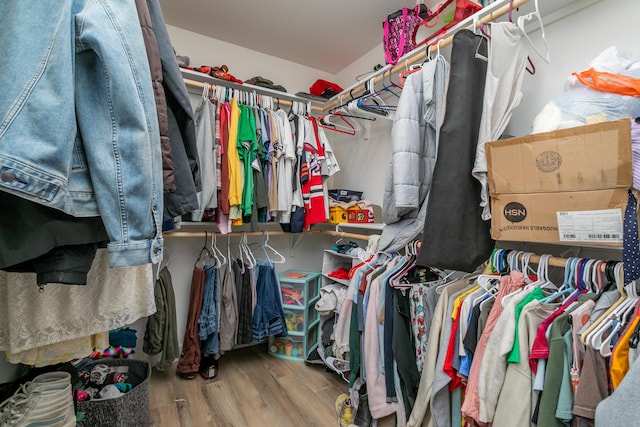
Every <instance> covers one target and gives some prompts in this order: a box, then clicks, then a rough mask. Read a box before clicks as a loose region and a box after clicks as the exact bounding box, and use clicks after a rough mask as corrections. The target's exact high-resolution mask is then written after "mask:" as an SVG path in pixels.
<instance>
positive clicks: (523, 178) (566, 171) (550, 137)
mask: <svg viewBox="0 0 640 427" xmlns="http://www.w3.org/2000/svg"><path fill="white" fill-rule="evenodd" d="M486 152H487V167H488V171H489V191H490V193H491V194H513V193H519V194H520V193H545V192H556V191H584V190H604V189H608V188H629V187H630V186H631V183H632V175H631V121H630V120H629V119H621V120H616V121H612V122H605V123H598V124H594V125H586V126H580V127H575V128H571V129H563V130H558V131H553V132H545V133H539V134H534V135H529V136H525V137H521V138H512V139H506V140H501V141H494V142H489V143H487V144H486Z"/></svg>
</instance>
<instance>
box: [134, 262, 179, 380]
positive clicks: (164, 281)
mask: <svg viewBox="0 0 640 427" xmlns="http://www.w3.org/2000/svg"><path fill="white" fill-rule="evenodd" d="M153 292H154V295H155V303H156V312H155V313H154V314H152V315H151V316H149V318H148V319H147V325H146V326H145V332H144V345H143V347H142V349H143V351H144V352H145V353H147V354H148V355H150V356H156V355H158V354H160V358H159V360H158V361H157V362H156V364H155V366H156V368H157V369H158V370H160V371H163V370H164V369H165V368H167V367H168V366H170V365H171V364H172V363H173V362H174V361H175V360H176V359H177V358H178V357H180V346H179V344H178V328H177V321H176V300H175V294H174V291H173V284H172V280H171V273H170V272H169V269H168V268H167V267H166V266H165V267H164V268H163V269H162V270H160V273H159V274H158V278H157V279H156V285H155V287H154V290H153Z"/></svg>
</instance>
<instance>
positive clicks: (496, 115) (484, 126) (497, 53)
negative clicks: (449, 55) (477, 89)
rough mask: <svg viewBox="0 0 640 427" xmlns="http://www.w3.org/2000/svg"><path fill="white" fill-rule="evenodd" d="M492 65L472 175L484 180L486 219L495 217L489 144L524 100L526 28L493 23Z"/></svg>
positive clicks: (485, 90) (481, 203)
mask: <svg viewBox="0 0 640 427" xmlns="http://www.w3.org/2000/svg"><path fill="white" fill-rule="evenodd" d="M488 27H489V31H490V33H491V38H490V39H489V56H488V58H489V64H488V65H487V77H486V82H485V86H484V96H483V105H482V118H481V119H480V132H479V135H478V145H477V148H476V155H475V162H474V164H473V169H472V171H471V172H472V174H473V176H474V177H475V178H476V179H477V180H478V181H479V182H480V185H481V188H482V189H481V191H480V206H481V207H482V219H483V220H485V221H486V220H489V219H491V207H490V205H489V188H488V185H487V156H486V152H485V144H486V143H487V142H490V141H495V140H497V139H498V138H500V137H501V136H502V133H503V132H504V130H505V129H506V127H507V125H508V124H509V121H510V120H511V115H512V113H513V111H514V110H515V109H516V107H517V106H518V105H520V102H521V101H522V91H521V87H522V82H523V80H524V72H525V68H526V65H527V47H526V43H527V42H526V39H524V37H523V34H522V31H521V30H520V28H519V27H518V26H517V25H516V24H514V23H513V22H493V23H491V24H490V25H489V26H488Z"/></svg>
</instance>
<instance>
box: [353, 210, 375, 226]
mask: <svg viewBox="0 0 640 427" xmlns="http://www.w3.org/2000/svg"><path fill="white" fill-rule="evenodd" d="M347 222H350V223H352V224H368V223H372V222H373V212H372V211H370V210H366V209H349V210H347Z"/></svg>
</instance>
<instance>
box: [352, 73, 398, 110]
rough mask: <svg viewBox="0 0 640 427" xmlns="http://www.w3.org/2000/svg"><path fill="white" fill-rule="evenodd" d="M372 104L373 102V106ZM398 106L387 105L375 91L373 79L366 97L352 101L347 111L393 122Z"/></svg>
mask: <svg viewBox="0 0 640 427" xmlns="http://www.w3.org/2000/svg"><path fill="white" fill-rule="evenodd" d="M367 102H369V103H367ZM370 102H373V104H371V103H370ZM395 108H396V106H390V105H387V104H386V103H385V102H384V101H383V100H382V98H380V96H379V94H378V93H377V92H376V91H375V90H374V83H373V79H371V80H369V81H368V82H367V91H366V93H365V94H364V95H362V96H361V97H359V98H356V99H355V100H353V101H351V102H350V103H349V104H348V105H347V109H348V110H349V111H351V112H359V113H364V114H367V115H369V116H372V117H379V118H383V119H388V120H393V116H394V114H393V113H394V110H395Z"/></svg>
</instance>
